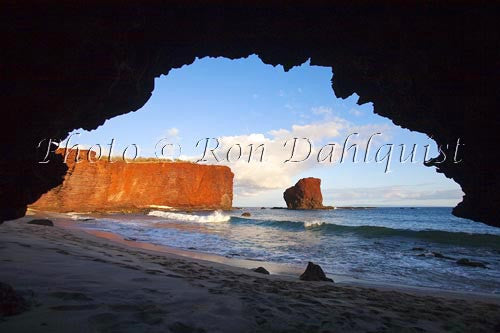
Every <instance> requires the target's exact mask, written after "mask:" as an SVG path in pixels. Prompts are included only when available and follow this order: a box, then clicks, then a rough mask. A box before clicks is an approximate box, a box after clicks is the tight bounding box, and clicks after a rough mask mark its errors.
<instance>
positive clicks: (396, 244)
mask: <svg viewBox="0 0 500 333" xmlns="http://www.w3.org/2000/svg"><path fill="white" fill-rule="evenodd" d="M243 212H248V213H250V214H251V216H250V217H242V216H241V215H242V213H243ZM78 219H79V221H78V223H79V225H80V226H82V227H83V228H87V229H94V230H102V231H109V232H113V233H115V234H118V235H120V236H123V237H124V238H126V239H132V240H136V241H140V242H148V243H152V244H157V245H164V246H169V247H174V248H179V249H182V250H188V251H196V252H202V253H209V254H216V255H219V256H224V257H227V258H237V259H249V260H257V261H264V262H271V263H278V264H283V265H290V266H293V267H305V266H306V264H307V262H308V261H313V262H315V263H317V264H319V265H321V266H322V267H323V269H324V271H325V272H326V273H327V274H332V275H333V276H346V277H350V278H353V279H360V280H364V281H372V282H374V283H385V284H387V283H388V284H399V285H406V286H418V287H430V288H439V289H447V290H460V291H474V292H483V293H490V294H491V293H493V294H500V229H498V228H494V227H489V226H486V225H484V224H481V223H477V222H473V221H470V220H467V219H461V218H457V217H454V216H452V215H451V208H448V207H432V208H407V207H391V208H369V209H336V210H314V211H301V210H286V209H270V208H266V209H261V208H242V209H236V210H233V211H231V212H194V213H186V212H164V211H160V210H152V211H150V212H149V215H139V214H114V215H108V216H105V217H102V216H101V217H95V218H94V219H93V220H84V218H83V217H78ZM462 258H466V259H469V260H472V261H477V262H481V263H483V264H485V266H486V268H481V267H469V266H461V265H459V264H457V260H459V259H462ZM264 266H265V265H264Z"/></svg>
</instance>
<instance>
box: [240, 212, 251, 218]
mask: <svg viewBox="0 0 500 333" xmlns="http://www.w3.org/2000/svg"><path fill="white" fill-rule="evenodd" d="M241 216H244V217H250V216H252V214H250V213H249V212H244V213H243V214H241Z"/></svg>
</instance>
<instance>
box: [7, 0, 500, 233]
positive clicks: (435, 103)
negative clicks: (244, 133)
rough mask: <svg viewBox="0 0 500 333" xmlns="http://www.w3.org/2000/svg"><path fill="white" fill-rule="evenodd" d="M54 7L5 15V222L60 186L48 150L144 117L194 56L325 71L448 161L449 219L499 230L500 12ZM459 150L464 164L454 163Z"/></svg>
mask: <svg viewBox="0 0 500 333" xmlns="http://www.w3.org/2000/svg"><path fill="white" fill-rule="evenodd" d="M52 2H53V3H51V1H38V2H36V3H33V2H32V1H27V2H20V1H13V0H6V1H4V2H3V3H2V11H1V13H0V16H1V17H0V28H1V29H0V33H1V36H0V37H2V38H1V39H0V40H1V41H2V45H3V47H2V52H1V53H0V64H1V66H0V88H1V91H2V93H1V95H0V96H1V97H0V98H1V101H0V102H1V107H2V110H3V111H2V122H1V125H0V126H1V129H0V139H1V140H0V170H1V171H0V217H1V219H9V218H15V217H19V216H22V215H23V214H24V212H25V209H26V205H27V204H28V203H32V202H34V201H36V200H37V199H38V197H39V196H40V195H41V194H42V193H44V192H46V191H47V190H48V189H50V188H52V187H54V186H56V185H57V184H59V183H60V182H61V181H62V177H63V175H64V173H65V170H63V169H54V166H52V167H51V166H49V165H39V164H38V163H37V154H36V151H35V147H36V146H37V145H38V143H39V142H40V140H42V139H43V138H49V137H50V138H54V139H62V138H64V137H65V136H66V135H67V134H68V132H69V131H71V130H73V129H75V128H83V129H87V130H90V129H95V128H96V127H97V126H99V125H101V124H103V123H104V121H105V120H106V119H109V118H111V117H114V116H117V115H120V114H124V113H127V112H131V111H135V110H137V109H139V108H140V107H142V106H143V105H144V104H145V103H146V102H147V100H148V99H149V97H150V96H151V92H152V91H153V88H154V78H155V77H159V76H160V75H161V74H168V72H169V71H170V70H171V69H173V68H179V67H181V66H183V65H186V64H190V63H192V62H193V61H194V60H195V58H196V57H206V56H211V57H216V56H222V57H227V58H231V59H235V58H242V57H246V56H248V55H250V54H257V55H258V56H259V57H260V58H261V59H262V61H263V62H264V63H266V64H272V65H278V64H281V65H283V67H284V69H285V70H289V69H290V68H292V67H293V66H296V65H299V64H302V63H303V62H305V61H306V60H307V59H310V63H311V65H319V66H328V67H331V68H332V70H333V73H334V75H333V77H332V87H333V88H334V93H335V94H336V95H337V96H339V97H342V98H346V97H348V96H350V95H351V94H353V93H357V94H358V95H359V96H360V98H359V101H358V103H366V102H373V104H374V109H375V113H377V114H379V115H382V116H385V117H389V118H390V119H392V121H393V122H394V123H395V124H396V125H400V126H402V127H405V128H409V129H411V130H414V131H419V132H423V133H426V134H428V135H429V136H430V137H432V138H433V139H434V140H436V141H437V142H438V144H441V145H443V147H444V152H445V153H446V155H447V157H448V158H447V160H446V161H445V162H443V163H440V164H437V162H439V160H441V159H442V157H443V155H441V156H440V158H438V159H436V160H434V161H431V162H430V163H428V164H429V165H435V166H436V167H437V171H438V172H442V173H444V174H445V175H446V176H447V177H450V178H453V179H454V180H455V181H456V182H457V183H459V184H460V186H461V187H462V189H463V191H464V192H465V196H464V198H463V201H462V202H461V203H460V204H459V205H458V206H457V207H456V208H455V209H454V214H455V215H457V216H462V217H467V218H471V219H474V220H477V221H483V222H485V223H488V224H490V225H495V226H500V219H498V216H497V208H498V206H499V204H500V200H499V191H498V187H499V184H498V175H499V173H498V156H497V154H494V153H492V152H495V151H496V150H497V147H496V143H497V139H496V135H497V128H496V127H497V126H498V123H499V121H498V120H499V118H498V117H499V116H498V110H499V109H500V99H499V98H498V96H499V95H500V85H499V84H498V73H499V66H500V63H499V62H498V59H500V34H498V33H497V32H498V31H500V21H499V20H498V15H499V12H500V10H499V5H498V4H497V3H495V2H493V3H491V2H486V1H474V2H473V1H454V2H447V1H437V0H434V1H433V0H431V1H419V0H410V1H401V2H395V1H388V0H385V1H384V0H378V1H367V0H355V1H351V0H350V1H319V0H308V1H305V0H304V1H294V2H293V4H290V3H289V2H284V1H276V0H269V1H262V2H254V1H242V0H235V1H231V2H223V1H210V2H206V1H201V0H199V1H196V0H195V1H189V2H187V1H184V0H177V1H173V0H172V1H159V0H157V1H147V2H134V1H126V2H110V3H106V4H103V2H102V1H85V2H83V1H76V2H71V3H65V4H61V3H60V2H57V5H55V3H56V1H52ZM240 79H241V80H244V79H245V78H240ZM165 112H166V114H165V117H168V112H170V111H165ZM236 116H237V115H236ZM166 119H167V118H166ZM459 138H460V140H461V143H462V144H464V146H461V150H460V152H459V156H458V159H460V160H463V162H462V163H454V161H453V158H452V156H453V154H454V149H455V143H456V141H457V139H459ZM447 144H448V145H449V147H448V148H446V145H447ZM59 167H61V165H60V164H59Z"/></svg>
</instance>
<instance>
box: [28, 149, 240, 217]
mask: <svg viewBox="0 0 500 333" xmlns="http://www.w3.org/2000/svg"><path fill="white" fill-rule="evenodd" d="M86 154H87V151H82V152H80V159H81V161H80V162H78V163H75V159H74V157H75V154H74V153H73V154H70V155H69V156H68V159H67V161H66V164H67V165H68V171H67V173H66V175H65V177H64V181H63V183H62V184H61V185H59V186H57V187H55V188H53V189H52V190H50V191H49V192H47V193H45V194H44V195H42V197H41V198H40V199H39V200H37V201H36V202H35V203H33V204H32V205H31V206H30V207H32V208H35V209H40V210H47V211H57V212H71V211H80V212H95V211H99V212H106V211H107V212H109V211H127V212H131V211H141V210H144V209H148V208H149V207H150V206H151V205H159V206H170V207H173V208H180V209H190V210H205V209H231V206H232V200H233V176H234V175H233V173H232V172H231V169H230V168H229V167H226V166H218V165H201V164H195V163H189V162H163V161H161V160H160V161H144V162H133V163H125V162H123V161H122V160H120V161H116V162H113V163H110V162H108V160H107V158H105V157H103V158H102V159H101V160H100V161H98V162H94V163H91V162H89V161H88V159H87V155H86Z"/></svg>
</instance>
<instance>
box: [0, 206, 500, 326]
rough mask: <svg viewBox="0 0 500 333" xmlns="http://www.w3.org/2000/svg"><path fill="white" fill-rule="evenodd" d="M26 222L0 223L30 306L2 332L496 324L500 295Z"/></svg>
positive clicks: (15, 283) (4, 250)
mask: <svg viewBox="0 0 500 333" xmlns="http://www.w3.org/2000/svg"><path fill="white" fill-rule="evenodd" d="M36 217H38V216H36ZM33 218H35V216H33V215H32V216H26V217H23V218H21V219H18V220H14V221H8V222H5V223H4V224H3V225H2V226H0V245H1V246H0V262H2V270H0V281H1V282H3V283H7V284H9V285H11V286H12V287H13V288H14V289H15V290H16V291H18V292H19V293H21V294H22V295H24V297H26V299H27V300H28V301H29V303H30V304H31V308H30V310H28V311H26V312H24V313H21V314H19V315H16V316H12V317H5V318H1V319H0V330H1V331H6V332H9V331H15V332H37V331H50V332H56V333H58V332H67V331H68V330H71V331H72V332H73V333H76V332H89V331H96V332H102V331H120V332H231V333H233V332H283V331H287V332H297V333H298V332H306V331H308V332H321V331H323V332H346V331H349V332H367V331H401V330H404V329H406V331H415V332H417V331H433V332H445V331H449V330H454V331H456V332H468V331H494V330H496V329H497V328H498V327H500V316H498V314H499V313H500V299H499V298H498V297H486V296H485V295H480V294H475V295H472V294H469V293H453V294H450V293H447V292H444V293H443V292H439V291H436V290H421V289H418V290H416V289H413V290H411V291H410V290H400V289H398V288H394V286H393V285H391V286H380V285H376V286H366V285H363V286H359V285H355V284H348V283H329V282H307V281H300V280H299V279H298V277H297V276H295V277H294V276H288V275H277V274H273V275H262V274H259V273H255V272H252V271H251V270H249V269H246V268H239V267H234V266H229V265H228V264H226V263H217V262H212V261H206V260H205V259H196V258H190V257H185V256H182V255H179V254H175V253H170V252H168V251H166V252H160V251H156V250H157V249H155V248H149V249H142V248H138V247H137V245H141V246H142V245H143V244H134V243H137V242H133V241H124V240H122V241H118V240H119V239H120V237H119V236H116V235H114V234H109V233H107V234H106V235H101V236H106V237H104V238H103V237H98V236H97V235H92V234H90V233H87V232H85V231H83V230H79V229H77V228H68V227H64V226H63V225H61V223H59V222H57V221H54V222H55V224H54V226H53V227H50V226H39V225H29V224H27V222H28V221H30V220H32V219H33ZM68 222H69V221H68ZM73 223H74V222H73ZM112 235H113V236H112ZM127 242H128V243H127ZM133 245H136V246H133ZM149 246H150V245H149Z"/></svg>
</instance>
